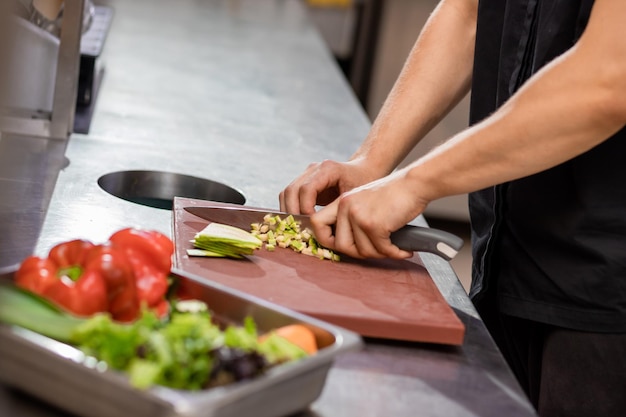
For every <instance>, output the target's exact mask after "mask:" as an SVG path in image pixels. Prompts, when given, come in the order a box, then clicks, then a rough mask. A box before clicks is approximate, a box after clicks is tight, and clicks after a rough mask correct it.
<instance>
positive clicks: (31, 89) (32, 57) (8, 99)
mask: <svg viewBox="0 0 626 417" xmlns="http://www.w3.org/2000/svg"><path fill="white" fill-rule="evenodd" d="M22 4H24V2H22ZM86 5H87V8H91V7H92V6H91V2H89V1H85V0H65V1H64V5H63V9H62V18H59V19H57V20H54V21H50V22H48V23H46V22H45V21H44V20H43V17H40V18H37V15H36V14H33V13H31V14H30V15H27V16H26V18H25V17H24V15H23V14H24V13H19V10H20V9H19V8H18V10H17V11H16V12H15V15H14V16H10V17H9V19H7V21H8V23H9V25H8V28H9V31H10V33H9V35H11V36H12V44H11V47H10V48H8V49H7V50H6V51H5V53H7V54H9V55H8V56H7V57H6V58H3V59H2V61H0V62H1V64H0V65H2V66H3V68H2V69H1V72H3V73H4V80H5V83H4V84H3V85H2V84H0V92H2V94H1V95H0V133H8V134H18V135H25V136H31V137H44V138H55V139H67V138H68V137H69V135H70V133H72V131H73V130H74V117H75V112H76V107H77V95H78V90H79V74H80V72H81V71H80V65H81V61H84V60H81V41H82V40H83V31H84V30H83V29H87V27H85V22H86V23H88V24H89V29H91V26H93V24H92V23H93V17H94V16H95V15H93V16H92V14H91V13H88V14H87V15H88V16H89V17H90V19H85V16H86V15H85V10H86ZM31 9H32V8H31ZM28 10H30V9H27V10H26V13H28ZM32 10H34V9H32ZM33 19H34V20H33ZM109 20H110V19H109ZM52 22H54V24H52ZM90 22H91V24H90ZM58 24H60V25H61V27H60V32H58V31H57V30H56V29H57V28H56V26H55V25H58ZM89 32H90V31H86V32H85V37H86V38H87V39H88V38H89ZM57 34H58V38H57V36H55V35H57ZM85 43H88V42H85ZM90 50H91V51H92V52H90V53H91V54H92V55H93V51H94V50H95V51H96V52H97V53H99V49H98V48H96V49H94V48H93V47H90ZM88 69H89V68H88ZM92 72H93V70H92ZM86 82H87V85H88V86H89V85H93V83H94V80H93V76H91V77H90V78H88V79H87V80H86ZM83 84H84V83H83ZM82 90H85V88H83V89H82ZM91 95H92V94H91V87H88V88H87V91H86V92H85V91H81V98H84V97H87V99H90V98H91ZM81 102H84V100H78V103H79V104H80V103H81Z"/></svg>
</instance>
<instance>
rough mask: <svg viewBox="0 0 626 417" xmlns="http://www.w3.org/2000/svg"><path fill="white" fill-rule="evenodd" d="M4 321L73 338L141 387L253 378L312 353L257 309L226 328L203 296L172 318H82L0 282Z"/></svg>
mask: <svg viewBox="0 0 626 417" xmlns="http://www.w3.org/2000/svg"><path fill="white" fill-rule="evenodd" d="M0 321H2V322H6V323H9V324H13V325H18V326H21V327H25V328H28V329H30V330H33V331H36V332H38V333H41V334H43V335H45V336H48V337H51V338H55V339H57V340H59V341H62V342H66V343H69V344H72V345H74V346H76V347H77V348H79V349H80V350H82V351H83V352H85V354H87V355H89V356H93V357H95V358H97V359H99V360H101V361H103V362H105V363H106V364H107V366H109V367H110V368H112V369H116V370H120V371H124V372H127V373H128V375H129V378H130V382H131V384H132V385H133V386H135V387H137V388H148V387H150V386H152V385H155V384H158V385H164V386H167V387H171V388H176V389H186V390H199V389H203V388H208V387H211V386H216V385H223V384H226V383H230V382H234V381H240V380H244V379H249V378H253V377H255V376H257V375H259V374H261V373H263V372H264V371H266V370H267V369H268V368H269V367H271V366H273V365H276V364H279V363H283V362H287V361H292V360H297V359H300V358H303V357H305V356H307V353H306V352H305V351H304V350H303V349H301V348H300V347H298V346H296V345H294V344H292V343H291V342H290V341H288V340H287V339H285V338H283V337H281V336H279V335H277V334H275V333H274V332H272V333H270V334H269V335H266V337H263V338H259V335H258V332H257V328H256V324H255V322H254V320H253V319H252V318H250V317H248V318H246V319H245V321H244V324H243V326H235V325H230V326H227V327H225V328H222V327H221V326H220V325H219V324H218V323H216V320H215V318H214V317H213V316H212V313H211V311H210V310H209V309H208V307H207V306H206V305H205V304H204V303H202V302H201V301H198V300H193V301H181V302H180V308H178V306H177V303H176V302H173V303H172V308H171V311H170V314H169V315H168V316H167V317H165V318H159V317H157V316H156V314H155V313H154V312H153V311H151V310H144V311H143V312H142V314H141V316H140V317H139V319H137V320H136V321H134V322H132V323H119V322H116V321H113V320H112V319H111V317H110V316H109V315H108V314H104V313H102V314H96V315H94V316H91V317H89V318H79V317H76V316H73V315H71V314H69V313H66V312H65V311H63V310H61V309H59V308H57V307H56V306H54V305H52V304H50V303H49V302H47V301H46V300H45V299H43V298H41V297H39V296H37V295H33V294H32V293H30V292H27V291H25V290H22V289H19V288H17V287H14V286H8V285H0Z"/></svg>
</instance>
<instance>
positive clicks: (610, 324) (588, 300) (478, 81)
mask: <svg viewBox="0 0 626 417" xmlns="http://www.w3.org/2000/svg"><path fill="white" fill-rule="evenodd" d="M592 5H593V1H591V0H481V1H480V3H479V13H478V27H477V36H476V51H475V60H474V79H473V83H472V96H471V109H470V122H471V123H472V124H473V123H476V122H479V121H480V120H482V119H484V118H485V117H488V116H489V115H490V114H491V113H493V112H494V111H495V110H496V109H497V108H498V107H499V106H501V105H502V104H503V103H504V102H505V101H506V100H507V99H508V98H509V97H510V96H511V95H513V94H514V93H515V92H516V91H517V90H518V89H519V87H520V86H521V85H522V84H523V83H524V82H525V81H526V80H527V79H528V78H529V77H530V76H532V74H534V73H535V72H536V71H537V70H538V69H540V68H541V67H542V66H544V65H545V64H546V63H548V62H550V61H551V60H552V59H554V58H555V57H557V56H559V55H560V54H562V53H563V52H565V51H567V50H568V49H569V48H571V47H572V46H573V45H574V44H575V43H576V41H577V40H578V38H579V37H580V35H581V34H582V32H583V31H584V29H585V26H586V24H587V21H588V19H589V14H590V11H591V8H592ZM545 140H546V141H549V140H550V138H545ZM625 160H626V131H625V130H622V131H620V132H618V133H617V134H616V135H614V137H612V138H610V139H608V140H607V141H605V142H604V143H602V144H601V145H599V146H597V147H595V148H594V149H592V150H590V151H589V152H587V153H585V154H584V155H581V156H579V157H577V158H574V159H572V160H570V161H568V162H565V163H563V164H561V165H559V166H557V167H554V168H552V169H549V170H547V171H544V172H541V173H539V174H536V175H532V176H529V177H526V178H522V179H519V180H516V181H511V182H509V183H506V184H500V185H497V186H495V187H490V188H488V189H484V190H481V191H478V192H475V193H471V194H470V196H469V205H470V216H471V226H472V242H473V243H472V245H473V246H472V252H473V259H474V261H473V267H472V275H473V280H472V287H471V291H470V296H471V297H472V299H473V301H474V302H475V304H476V306H477V308H478V310H479V312H481V314H483V315H484V314H488V313H487V312H488V311H489V309H491V311H493V309H494V308H496V309H497V310H499V311H500V312H503V313H507V314H510V315H513V316H517V317H521V318H525V319H530V320H535V321H539V322H544V323H548V324H552V325H556V326H561V327H567V328H573V329H576V330H583V331H585V330H589V331H606V332H626V163H625Z"/></svg>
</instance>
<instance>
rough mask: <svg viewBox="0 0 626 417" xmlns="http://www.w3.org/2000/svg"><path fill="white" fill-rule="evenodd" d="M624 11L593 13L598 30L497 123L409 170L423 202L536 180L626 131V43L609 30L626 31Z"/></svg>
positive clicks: (494, 119) (497, 116)
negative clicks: (520, 180)
mask: <svg viewBox="0 0 626 417" xmlns="http://www.w3.org/2000/svg"><path fill="white" fill-rule="evenodd" d="M600 3H603V2H600V1H599V2H597V4H600ZM604 3H605V4H608V2H604ZM615 4H617V3H615ZM615 9H619V10H615ZM611 11H612V14H613V16H610V12H611ZM619 11H621V12H622V13H621V16H624V12H626V7H624V6H621V5H620V6H617V7H614V6H613V5H611V7H604V8H600V9H599V10H597V11H594V12H595V15H596V16H595V19H594V20H593V23H592V21H590V24H589V27H588V28H587V31H586V33H585V35H583V38H581V40H580V42H579V43H578V44H577V45H576V46H575V47H574V48H572V49H571V50H570V51H568V52H567V53H565V54H564V55H562V56H561V57H559V58H558V59H556V60H555V61H553V62H552V63H551V64H549V65H548V66H546V67H545V68H544V69H543V70H541V71H540V72H538V73H537V74H536V75H535V76H534V77H533V78H532V79H531V80H529V82H528V83H527V84H526V85H525V86H524V87H523V88H522V89H520V91H519V92H518V93H517V94H515V95H514V96H513V97H512V98H511V99H510V100H509V101H508V102H507V103H506V104H505V105H504V106H503V107H502V108H501V109H500V110H498V111H497V112H496V113H494V114H493V115H492V116H491V117H489V118H487V119H486V120H484V121H483V122H481V123H479V124H478V125H476V126H474V127H472V128H470V129H468V130H466V131H464V132H462V133H460V134H459V135H457V136H455V137H454V138H452V139H451V140H450V141H448V142H447V143H445V144H444V145H442V146H440V147H439V148H437V149H436V150H435V151H433V152H431V153H430V154H429V155H427V156H425V157H424V158H421V159H420V160H418V161H417V162H415V163H414V164H412V165H411V166H410V167H408V169H407V170H406V171H405V172H406V174H407V178H409V180H410V181H412V182H414V184H413V185H414V186H415V187H418V189H420V190H421V192H422V193H424V196H425V197H424V198H425V199H426V200H429V201H432V200H433V199H436V198H440V197H444V196H448V195H454V194H460V193H466V192H471V191H475V190H478V189H481V188H484V187H487V186H490V185H494V184H499V183H502V182H505V181H509V180H513V179H517V178H521V177H524V176H528V175H532V174H534V173H537V172H540V171H543V170H545V169H548V168H551V167H553V166H556V165H558V164H560V163H562V162H564V161H567V160H569V159H571V158H574V157H576V156H578V155H580V154H582V153H584V152H586V151H588V150H589V149H591V148H593V147H594V146H596V145H598V144H600V143H601V142H603V141H604V140H606V139H607V138H609V137H610V136H611V135H612V134H614V133H615V132H617V131H618V130H619V129H621V128H622V127H623V126H624V124H625V123H626V99H625V97H626V80H624V78H625V77H624V74H626V42H624V41H622V40H621V39H619V40H618V39H616V38H615V37H614V38H611V34H615V33H619V30H621V29H618V32H615V31H612V30H611V29H610V26H611V25H615V28H620V27H621V19H620V18H619V16H620V13H618V12H619ZM593 17H594V16H593V15H592V18H593ZM600 25H602V27H600Z"/></svg>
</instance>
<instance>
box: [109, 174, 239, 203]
mask: <svg viewBox="0 0 626 417" xmlns="http://www.w3.org/2000/svg"><path fill="white" fill-rule="evenodd" d="M98 185H100V187H102V189H103V190H104V191H106V192H108V193H109V194H113V195H114V196H116V197H119V198H121V199H124V200H127V201H131V202H133V203H137V204H141V205H143V206H149V207H155V208H160V209H166V210H171V209H172V202H173V200H174V197H189V198H198V199H202V200H211V201H219V202H222V203H233V204H244V203H245V202H246V198H245V197H244V196H243V194H241V193H240V192H239V191H237V190H235V189H234V188H231V187H229V186H227V185H224V184H222V183H219V182H216V181H212V180H207V179H203V178H198V177H192V176H190V175H181V174H175V173H171V172H159V171H121V172H113V173H110V174H106V175H103V176H102V177H100V178H99V179H98Z"/></svg>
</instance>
